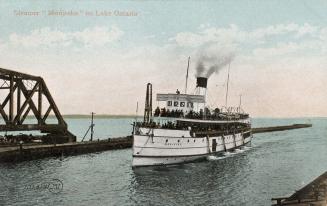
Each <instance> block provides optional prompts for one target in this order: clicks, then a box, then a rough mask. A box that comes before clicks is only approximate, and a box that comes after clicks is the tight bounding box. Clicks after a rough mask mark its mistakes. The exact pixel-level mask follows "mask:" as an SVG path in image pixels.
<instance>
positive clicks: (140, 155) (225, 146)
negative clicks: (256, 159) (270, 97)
mask: <svg viewBox="0 0 327 206" xmlns="http://www.w3.org/2000/svg"><path fill="white" fill-rule="evenodd" d="M207 82H208V79H207V78H206V77H197V84H196V89H195V91H196V92H195V94H187V93H186V89H185V94H181V93H180V92H179V91H178V90H177V91H176V93H167V94H163V93H157V95H156V100H157V102H158V107H156V109H155V110H154V112H153V111H152V84H151V83H148V84H147V89H146V100H145V109H144V118H143V121H142V122H137V121H136V122H135V123H134V124H133V162H132V166H133V167H140V166H153V165H169V164H179V163H184V162H192V161H197V160H201V159H205V158H207V157H208V156H211V155H220V154H223V153H225V152H228V151H233V150H235V149H238V148H242V147H244V146H245V145H247V144H250V143H251V139H252V133H251V120H250V117H249V114H247V113H245V112H244V111H243V110H242V109H241V107H240V106H239V107H236V108H233V107H228V108H227V107H222V108H215V109H213V110H210V109H209V108H208V107H207V106H206V92H207V91H206V90H207ZM186 87H187V77H186Z"/></svg>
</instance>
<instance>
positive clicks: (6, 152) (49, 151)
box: [0, 124, 312, 162]
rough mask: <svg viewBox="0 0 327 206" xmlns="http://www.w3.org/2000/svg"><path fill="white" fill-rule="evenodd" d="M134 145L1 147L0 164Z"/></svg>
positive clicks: (123, 141)
mask: <svg viewBox="0 0 327 206" xmlns="http://www.w3.org/2000/svg"><path fill="white" fill-rule="evenodd" d="M311 126H312V125H311V124H294V125H286V126H275V127H264V128H253V129H252V132H253V133H263V132H274V131H283V130H290V129H300V128H306V127H311ZM132 144H133V139H132V137H131V136H128V137H122V138H111V139H108V140H100V141H92V142H72V143H65V144H23V145H19V144H17V145H15V146H6V147H4V146H3V147H0V162H16V161H24V160H32V159H40V158H45V157H51V156H54V157H56V156H58V157H60V156H62V155H64V156H68V155H78V154H85V153H92V152H100V151H106V150H114V149H124V148H130V147H132Z"/></svg>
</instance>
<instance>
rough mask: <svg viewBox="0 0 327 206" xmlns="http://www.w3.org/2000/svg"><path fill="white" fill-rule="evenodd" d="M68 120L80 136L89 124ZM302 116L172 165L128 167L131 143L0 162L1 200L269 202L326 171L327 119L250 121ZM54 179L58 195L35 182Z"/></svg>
mask: <svg viewBox="0 0 327 206" xmlns="http://www.w3.org/2000/svg"><path fill="white" fill-rule="evenodd" d="M132 121H133V119H123V118H121V119H100V120H99V119H96V124H97V125H96V129H97V130H96V131H97V133H96V134H97V135H99V136H102V137H103V138H106V137H108V136H109V137H110V136H112V137H113V136H124V135H127V134H130V125H129V124H130V123H131V122H132ZM67 122H68V123H69V125H70V129H71V130H72V131H73V132H75V133H76V132H79V134H80V135H81V136H83V135H84V131H85V130H86V128H87V126H88V124H89V120H87V119H68V120H67ZM100 122H101V123H100ZM303 122H304V123H308V122H311V123H312V124H313V127H312V128H305V129H299V130H290V131H282V132H275V133H263V134H255V138H254V139H253V141H252V146H251V147H247V148H245V149H244V150H239V151H237V152H235V153H228V154H226V155H225V156H223V157H213V156H211V157H208V160H207V161H204V162H198V163H189V164H184V165H177V166H169V167H159V168H158V167H147V168H140V169H137V170H135V171H133V170H132V168H131V159H132V158H131V154H132V153H131V152H132V151H131V149H125V150H117V151H107V152H101V153H94V154H88V155H80V156H73V157H64V158H63V160H60V158H47V159H43V160H34V161H27V162H21V163H16V164H1V165H0V177H1V182H0V205H249V206H253V205H271V200H270V199H271V198H272V197H279V196H285V195H288V194H290V193H292V192H294V191H295V190H296V189H299V188H301V187H302V186H304V184H306V183H308V182H310V181H311V180H313V179H314V178H315V177H317V176H319V175H320V174H321V173H323V172H325V171H326V170H327V150H326V148H327V118H316V119H311V120H308V119H254V120H253V126H254V127H259V126H270V125H283V124H292V123H303ZM80 130H83V131H80ZM53 179H59V180H60V181H61V182H62V184H63V189H62V191H60V192H59V193H58V194H55V193H53V192H50V191H49V190H48V189H47V188H37V187H36V186H35V185H40V184H42V183H44V182H48V181H53Z"/></svg>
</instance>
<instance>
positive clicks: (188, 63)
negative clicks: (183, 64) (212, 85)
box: [185, 57, 191, 94]
mask: <svg viewBox="0 0 327 206" xmlns="http://www.w3.org/2000/svg"><path fill="white" fill-rule="evenodd" d="M190 58H191V57H188V61H187V70H186V81H185V94H187V80H188V70H189V67H190Z"/></svg>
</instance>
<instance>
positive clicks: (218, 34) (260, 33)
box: [169, 23, 319, 47]
mask: <svg viewBox="0 0 327 206" xmlns="http://www.w3.org/2000/svg"><path fill="white" fill-rule="evenodd" d="M199 28H200V29H201V30H200V31H199V32H180V33H178V34H176V35H175V36H174V37H172V38H170V39H169V40H170V41H172V42H175V43H176V44H177V45H179V46H183V47H198V46H201V45H203V44H205V43H207V42H217V43H224V44H226V43H241V42H242V43H245V42H250V43H251V44H262V43H265V42H267V38H270V37H273V36H281V35H291V36H292V37H296V38H299V37H303V36H305V35H309V36H315V35H317V33H318V30H319V28H318V27H316V26H312V25H310V24H307V23H305V24H303V25H298V24H294V23H291V24H278V25H270V26H267V27H262V28H257V29H254V30H252V31H247V30H243V29H241V28H239V27H238V26H237V25H235V24H231V25H229V26H228V27H218V28H217V27H205V26H200V27H199Z"/></svg>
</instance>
